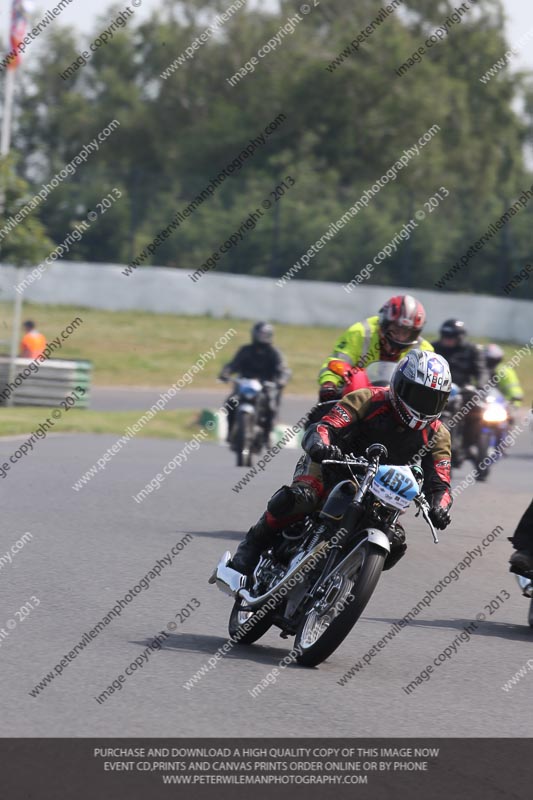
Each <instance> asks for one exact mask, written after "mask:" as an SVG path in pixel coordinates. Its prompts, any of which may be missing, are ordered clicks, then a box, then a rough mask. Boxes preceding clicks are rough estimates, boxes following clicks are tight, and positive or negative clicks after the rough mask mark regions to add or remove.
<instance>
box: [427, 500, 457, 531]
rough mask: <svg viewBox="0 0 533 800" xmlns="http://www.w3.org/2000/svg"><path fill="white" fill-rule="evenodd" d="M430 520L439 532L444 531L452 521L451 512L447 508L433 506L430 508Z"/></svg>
mask: <svg viewBox="0 0 533 800" xmlns="http://www.w3.org/2000/svg"><path fill="white" fill-rule="evenodd" d="M429 518H430V520H431V521H432V523H433V525H434V526H435V527H436V528H437V529H438V530H439V531H443V530H444V528H447V527H448V525H449V524H450V522H451V521H452V520H451V517H450V514H449V512H448V511H447V510H446V509H445V508H442V506H433V507H432V508H430V509H429Z"/></svg>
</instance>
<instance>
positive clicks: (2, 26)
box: [0, 0, 533, 70]
mask: <svg viewBox="0 0 533 800" xmlns="http://www.w3.org/2000/svg"><path fill="white" fill-rule="evenodd" d="M378 1H379V0H378ZM25 2H26V4H27V5H28V6H32V7H33V8H35V9H41V10H43V16H44V14H45V13H46V9H47V8H53V7H54V5H55V2H54V0H48V2H46V3H45V2H43V0H39V2H35V0H25ZM135 3H139V4H140V5H139V6H138V7H136V8H135V7H134V5H133V0H117V2H116V3H115V5H118V7H119V8H126V6H128V5H129V7H130V8H131V9H132V11H134V12H135V19H137V20H138V19H143V18H146V17H147V16H149V14H150V12H151V11H152V9H154V8H157V7H158V6H159V0H135ZM261 3H262V4H263V5H270V0H261ZM503 3H504V8H505V10H506V13H507V16H508V24H507V35H508V39H509V41H510V44H511V45H513V44H514V43H516V42H518V41H519V40H520V38H521V37H523V36H524V35H525V34H526V33H527V32H528V31H530V30H531V31H532V32H533V2H532V1H531V0H503ZM458 4H459V0H458ZM112 5H113V3H112V2H110V0H90V1H89V2H87V0H72V2H71V4H70V5H69V7H68V8H65V9H64V10H63V12H62V13H61V15H60V17H58V19H59V20H61V22H63V23H64V24H68V25H73V26H75V27H77V28H78V29H79V31H80V44H81V45H83V44H84V39H85V44H87V43H88V41H90V38H89V34H92V31H93V26H94V25H95V23H96V21H97V19H98V18H102V16H103V18H104V23H105V21H106V20H109V21H108V22H107V25H109V24H110V23H111V22H112V21H113V19H114V17H113V16H112V15H111V13H110V12H109V9H110V8H111V6H112ZM228 5H229V2H228ZM10 10H11V0H0V31H1V34H0V35H1V39H2V41H3V42H4V45H5V43H7V36H8V31H9V15H10ZM105 27H106V25H105V24H103V25H102V30H103V29H105ZM86 31H87V32H88V33H87V34H85V32H86ZM45 36H46V33H43V34H42V38H43V39H44V37H45ZM40 38H41V37H40ZM91 39H92V35H91ZM43 44H44V42H43ZM81 49H85V48H84V47H82V48H81ZM36 56H37V53H36V52H35V51H34V55H33V57H36ZM27 57H28V58H31V57H32V53H31V51H30V49H29V48H28V55H27ZM514 65H516V67H517V68H522V69H523V68H524V67H526V68H529V69H532V70H533V46H532V45H531V40H530V41H529V42H527V43H526V44H525V45H524V46H523V48H522V50H521V51H520V53H519V54H518V55H517V56H516V57H515V59H513V64H512V66H514Z"/></svg>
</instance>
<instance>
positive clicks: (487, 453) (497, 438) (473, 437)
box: [442, 384, 510, 481]
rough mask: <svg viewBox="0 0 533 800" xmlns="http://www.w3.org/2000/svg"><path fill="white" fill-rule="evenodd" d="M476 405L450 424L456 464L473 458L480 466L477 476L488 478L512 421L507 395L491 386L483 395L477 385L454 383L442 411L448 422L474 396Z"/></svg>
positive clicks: (458, 464)
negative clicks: (459, 385) (462, 386)
mask: <svg viewBox="0 0 533 800" xmlns="http://www.w3.org/2000/svg"><path fill="white" fill-rule="evenodd" d="M474 397H475V398H476V400H475V405H474V406H473V408H471V410H470V411H469V412H468V413H467V414H466V415H465V416H463V417H462V418H461V419H459V421H458V422H457V424H453V425H451V426H448V427H449V430H450V433H451V437H452V467H460V466H461V465H462V464H463V462H464V461H465V460H466V459H470V460H471V461H472V462H473V463H474V465H475V466H476V467H477V469H478V474H477V476H476V480H478V481H483V480H486V479H487V477H488V475H489V472H490V468H491V465H492V464H494V463H495V462H496V461H497V460H498V459H499V458H500V457H501V456H502V454H503V453H502V448H501V447H500V445H501V443H502V440H503V439H504V438H505V436H506V434H507V432H508V430H509V425H510V416H509V408H508V404H507V401H506V400H505V398H504V396H503V395H502V394H501V392H499V391H498V390H497V389H494V388H490V389H488V390H487V391H486V392H484V393H483V394H482V395H481V394H480V393H478V392H476V389H475V387H473V386H465V387H464V388H463V389H460V388H459V387H458V386H457V385H456V384H452V391H451V393H450V397H449V400H448V405H447V407H446V409H445V411H444V413H443V415H442V421H443V423H444V424H445V425H446V424H447V423H449V422H450V420H453V419H454V418H455V415H456V414H457V413H458V412H460V411H461V409H462V408H464V407H465V406H466V405H467V404H468V403H469V402H470V401H471V400H472V399H473V398H474Z"/></svg>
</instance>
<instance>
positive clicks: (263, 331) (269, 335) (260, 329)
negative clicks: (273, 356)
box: [252, 322, 274, 344]
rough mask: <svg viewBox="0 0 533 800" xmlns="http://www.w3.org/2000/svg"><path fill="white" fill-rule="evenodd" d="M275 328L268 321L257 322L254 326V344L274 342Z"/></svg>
mask: <svg viewBox="0 0 533 800" xmlns="http://www.w3.org/2000/svg"><path fill="white" fill-rule="evenodd" d="M273 338H274V328H273V327H272V325H270V324H269V323H268V322H256V323H255V325H254V326H253V328H252V341H253V343H254V344H272V339H273Z"/></svg>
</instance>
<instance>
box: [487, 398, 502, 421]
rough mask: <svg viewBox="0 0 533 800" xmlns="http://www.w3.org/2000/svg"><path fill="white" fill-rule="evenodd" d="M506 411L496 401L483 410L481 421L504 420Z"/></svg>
mask: <svg viewBox="0 0 533 800" xmlns="http://www.w3.org/2000/svg"><path fill="white" fill-rule="evenodd" d="M506 421H507V411H506V410H505V408H504V407H503V406H501V405H499V404H497V403H494V405H490V406H488V408H486V409H485V411H484V412H483V422H506Z"/></svg>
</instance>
